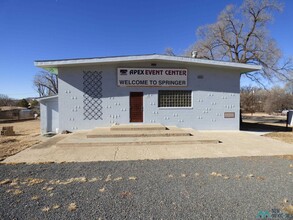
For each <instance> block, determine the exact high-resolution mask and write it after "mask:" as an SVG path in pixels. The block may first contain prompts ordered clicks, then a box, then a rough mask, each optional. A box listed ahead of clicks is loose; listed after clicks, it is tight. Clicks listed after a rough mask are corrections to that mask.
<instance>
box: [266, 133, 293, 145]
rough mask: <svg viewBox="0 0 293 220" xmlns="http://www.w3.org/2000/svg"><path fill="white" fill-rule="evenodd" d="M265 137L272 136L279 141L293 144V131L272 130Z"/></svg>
mask: <svg viewBox="0 0 293 220" xmlns="http://www.w3.org/2000/svg"><path fill="white" fill-rule="evenodd" d="M264 136H265V137H270V138H273V139H276V140H279V141H284V142H286V143H289V144H293V132H290V131H289V132H272V133H269V134H265V135H264Z"/></svg>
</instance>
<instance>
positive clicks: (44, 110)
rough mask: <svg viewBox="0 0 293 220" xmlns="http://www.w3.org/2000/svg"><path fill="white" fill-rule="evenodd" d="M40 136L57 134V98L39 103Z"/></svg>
mask: <svg viewBox="0 0 293 220" xmlns="http://www.w3.org/2000/svg"><path fill="white" fill-rule="evenodd" d="M40 115H41V116H40V117H41V134H45V133H48V132H54V133H55V132H56V133H58V132H59V110H58V97H54V98H49V99H47V100H41V101H40Z"/></svg>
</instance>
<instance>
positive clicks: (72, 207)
mask: <svg viewBox="0 0 293 220" xmlns="http://www.w3.org/2000/svg"><path fill="white" fill-rule="evenodd" d="M76 209H77V205H76V204H75V202H72V203H70V204H69V205H68V208H67V210H68V211H71V212H72V211H75V210H76Z"/></svg>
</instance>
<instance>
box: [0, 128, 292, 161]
mask: <svg viewBox="0 0 293 220" xmlns="http://www.w3.org/2000/svg"><path fill="white" fill-rule="evenodd" d="M184 131H185V132H187V133H191V134H192V135H193V137H195V138H197V139H198V140H211V139H213V140H221V142H222V143H217V144H215V143H202V144H162V145H144V146H142V145H140V144H137V145H124V146H122V145H119V144H116V145H112V146H99V147H88V146H84V147H58V146H57V143H58V142H60V140H61V141H62V140H65V139H66V138H68V137H69V136H74V135H76V134H69V135H58V136H57V137H58V138H57V137H55V139H56V141H55V143H53V141H51V143H50V144H42V146H40V145H36V146H34V147H31V148H29V149H26V150H24V151H22V152H20V153H18V154H16V155H14V156H11V157H9V158H7V159H6V160H4V161H3V163H20V162H26V163H39V162H87V161H123V160H146V159H150V160H152V159H153V160H156V159H188V158H219V157H241V156H274V155H293V145H292V144H287V143H284V142H280V141H277V140H274V139H270V138H268V137H262V136H258V135H255V134H251V133H247V132H243V131H233V132H211V131H206V132H198V131H194V130H192V129H184ZM88 132H89V131H83V132H80V133H79V134H78V135H84V136H86V134H87V133H88ZM60 136H61V138H59V137H60ZM174 138H176V137H174ZM180 138H185V137H180ZM89 139H90V138H89Z"/></svg>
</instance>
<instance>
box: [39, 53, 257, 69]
mask: <svg viewBox="0 0 293 220" xmlns="http://www.w3.org/2000/svg"><path fill="white" fill-rule="evenodd" d="M139 61H169V62H178V63H186V64H194V65H201V66H214V67H227V68H234V69H241V70H242V71H256V70H261V69H262V67H261V66H259V65H252V64H243V63H234V62H224V61H215V60H204V59H196V58H191V57H180V56H167V55H158V54H152V55H134V56H118V57H101V58H84V59H82V58H81V59H64V60H47V61H46V60H43V61H35V63H34V64H35V66H37V67H41V68H45V67H57V68H58V67H66V66H77V65H93V64H97V65H98V64H107V63H123V62H139Z"/></svg>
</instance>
